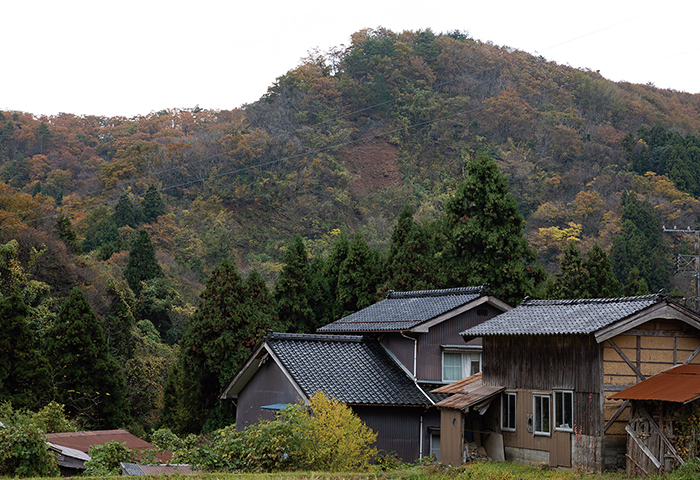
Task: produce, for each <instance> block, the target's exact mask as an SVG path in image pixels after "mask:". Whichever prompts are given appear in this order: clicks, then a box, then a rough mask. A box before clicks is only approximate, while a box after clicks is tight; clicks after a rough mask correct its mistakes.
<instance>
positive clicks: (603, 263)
mask: <svg viewBox="0 0 700 480" xmlns="http://www.w3.org/2000/svg"><path fill="white" fill-rule="evenodd" d="M619 294H620V282H618V281H617V279H616V278H615V275H614V274H613V271H612V265H611V264H610V260H609V259H608V256H607V255H606V254H605V252H604V251H603V249H602V248H600V246H599V245H598V244H597V243H596V244H594V245H593V247H591V249H590V250H589V251H588V258H587V259H586V260H585V261H584V260H583V258H582V256H581V252H580V251H579V249H578V248H577V247H576V243H575V242H574V241H573V240H572V241H571V242H569V243H568V244H567V246H566V247H565V248H564V255H563V257H562V259H561V261H560V263H559V273H558V274H557V275H556V276H555V277H553V278H550V279H549V281H548V282H547V286H546V288H545V295H544V296H545V297H546V298H550V299H567V298H612V297H618V296H619Z"/></svg>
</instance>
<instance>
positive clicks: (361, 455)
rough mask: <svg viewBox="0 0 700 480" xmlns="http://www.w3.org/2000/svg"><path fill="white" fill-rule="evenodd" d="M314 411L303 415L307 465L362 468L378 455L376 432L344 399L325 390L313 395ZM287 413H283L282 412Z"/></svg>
mask: <svg viewBox="0 0 700 480" xmlns="http://www.w3.org/2000/svg"><path fill="white" fill-rule="evenodd" d="M310 404H311V412H309V413H308V414H306V415H300V416H299V417H298V418H299V421H300V425H301V428H302V431H303V434H302V435H301V436H300V438H301V440H302V442H301V452H300V453H301V454H302V456H303V457H304V464H305V465H304V468H307V469H312V470H323V471H330V472H338V471H345V470H362V469H365V468H367V467H368V466H369V462H370V461H371V459H372V458H374V457H375V456H376V455H377V449H376V448H374V447H372V444H373V443H374V442H375V441H376V439H377V434H376V433H374V432H373V431H372V430H371V429H370V428H368V427H367V425H365V424H364V423H363V422H362V420H360V418H359V417H357V416H356V415H355V414H354V413H353V411H352V410H351V409H350V407H348V406H347V405H345V404H344V403H342V402H340V401H338V400H335V399H329V398H328V397H326V396H325V395H324V394H323V392H317V393H315V394H314V395H313V396H312V397H311V398H310ZM283 416H284V413H283Z"/></svg>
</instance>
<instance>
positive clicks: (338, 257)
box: [323, 231, 350, 324]
mask: <svg viewBox="0 0 700 480" xmlns="http://www.w3.org/2000/svg"><path fill="white" fill-rule="evenodd" d="M349 251H350V240H349V239H348V236H347V234H346V233H345V232H344V231H341V232H340V235H338V236H337V237H336V239H335V240H334V241H333V245H331V251H330V253H329V254H328V260H327V261H326V264H325V265H324V270H323V273H324V277H325V278H326V282H327V284H328V294H329V296H328V297H327V298H329V299H330V303H331V312H330V315H331V316H330V320H329V321H328V322H326V324H327V323H331V322H332V321H334V320H337V319H339V318H341V317H342V316H343V310H341V307H340V305H339V304H338V301H337V298H338V277H339V275H340V267H341V266H342V265H343V262H344V261H345V259H346V258H348V252H349Z"/></svg>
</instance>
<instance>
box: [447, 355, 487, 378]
mask: <svg viewBox="0 0 700 480" xmlns="http://www.w3.org/2000/svg"><path fill="white" fill-rule="evenodd" d="M445 355H459V356H460V360H461V374H460V376H459V378H457V379H454V378H450V379H447V378H445ZM477 362H478V365H477V371H476V372H473V373H472V366H473V365H474V364H475V363H477ZM481 367H482V356H481V352H480V351H474V350H470V351H466V352H455V351H445V352H442V381H443V382H447V383H449V382H456V381H459V380H462V379H463V378H467V377H470V376H472V375H474V374H475V373H479V372H481Z"/></svg>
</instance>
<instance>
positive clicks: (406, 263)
mask: <svg viewBox="0 0 700 480" xmlns="http://www.w3.org/2000/svg"><path fill="white" fill-rule="evenodd" d="M437 274H438V267H437V264H436V262H435V249H434V248H433V242H431V241H430V239H429V236H428V234H426V232H425V229H424V228H423V226H421V225H419V224H417V223H416V222H415V221H414V220H413V209H412V208H411V207H410V206H408V205H406V206H404V208H403V210H402V211H401V214H400V215H399V219H398V221H397V223H396V227H394V231H393V233H392V235H391V246H390V247H389V253H388V255H387V260H386V265H385V268H384V278H385V289H386V290H396V291H399V292H407V291H414V290H430V289H433V288H437V287H438V285H439V284H440V283H439V280H438V278H437Z"/></svg>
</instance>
